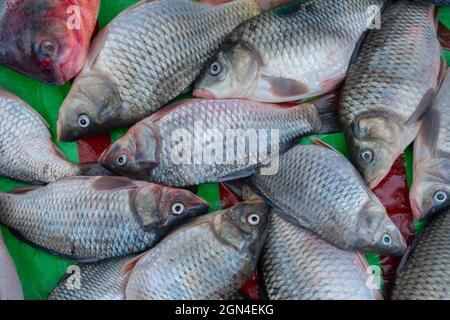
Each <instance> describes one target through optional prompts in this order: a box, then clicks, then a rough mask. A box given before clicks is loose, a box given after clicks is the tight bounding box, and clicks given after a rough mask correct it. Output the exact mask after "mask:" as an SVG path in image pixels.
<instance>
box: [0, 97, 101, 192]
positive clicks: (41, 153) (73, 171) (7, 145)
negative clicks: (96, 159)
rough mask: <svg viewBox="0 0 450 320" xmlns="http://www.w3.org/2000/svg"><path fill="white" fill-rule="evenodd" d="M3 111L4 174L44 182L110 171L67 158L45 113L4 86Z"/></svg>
mask: <svg viewBox="0 0 450 320" xmlns="http://www.w3.org/2000/svg"><path fill="white" fill-rule="evenodd" d="M0 111H1V112H0V153H1V155H2V156H1V157H0V176H2V177H8V178H11V179H14V180H19V181H24V182H28V183H33V184H44V183H49V182H52V181H55V180H57V179H60V178H63V177H68V176H76V175H92V174H96V175H102V174H105V175H108V173H107V172H106V170H103V171H104V172H101V170H95V171H93V172H88V170H87V169H92V170H94V169H95V167H100V166H98V165H77V164H73V163H71V162H69V161H67V160H66V158H65V156H64V155H63V154H62V153H61V151H59V150H58V148H57V147H56V146H55V144H54V143H53V141H52V136H51V134H50V132H49V130H48V124H47V123H46V121H45V120H44V119H43V118H42V116H40V115H39V114H38V113H37V112H36V111H35V110H34V109H33V108H31V107H30V106H29V105H28V104H27V103H26V102H24V101H23V100H21V99H20V98H19V97H17V96H15V95H13V94H12V93H10V92H7V91H5V90H3V89H0ZM100 168H101V167H100ZM97 169H98V168H97Z"/></svg>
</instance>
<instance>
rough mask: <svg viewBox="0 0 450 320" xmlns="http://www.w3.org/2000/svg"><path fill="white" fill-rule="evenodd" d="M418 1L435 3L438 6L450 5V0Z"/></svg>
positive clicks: (420, 0)
mask: <svg viewBox="0 0 450 320" xmlns="http://www.w3.org/2000/svg"><path fill="white" fill-rule="evenodd" d="M411 1H415V0H411ZM418 1H419V2H423V3H429V4H435V5H438V6H450V0H418Z"/></svg>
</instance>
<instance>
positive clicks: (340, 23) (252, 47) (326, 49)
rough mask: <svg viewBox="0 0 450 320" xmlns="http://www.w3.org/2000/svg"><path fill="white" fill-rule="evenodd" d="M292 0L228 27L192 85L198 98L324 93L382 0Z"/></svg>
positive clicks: (338, 80) (340, 74)
mask: <svg viewBox="0 0 450 320" xmlns="http://www.w3.org/2000/svg"><path fill="white" fill-rule="evenodd" d="M304 2H305V1H293V3H289V4H286V5H284V6H281V7H279V8H276V9H274V10H272V11H268V12H265V13H263V14H262V15H259V16H257V17H255V18H253V19H251V20H249V21H247V22H245V23H244V24H242V25H241V26H240V27H239V28H237V29H236V30H235V31H233V33H232V35H231V36H230V40H229V41H228V42H227V43H226V44H225V45H224V46H223V48H222V49H221V51H220V52H219V53H218V54H217V56H216V57H215V58H214V59H213V60H212V62H211V63H210V64H209V65H207V66H206V67H205V69H204V71H203V73H202V76H201V77H200V79H199V80H198V81H197V83H196V85H195V91H194V95H195V96H198V97H203V98H247V99H252V100H257V101H264V102H283V101H294V100H298V99H303V98H308V97H313V96H317V95H321V94H324V93H327V92H330V91H332V90H334V89H336V88H337V87H339V86H340V85H341V84H342V82H343V81H344V78H345V75H346V72H347V68H348V65H349V62H350V59H351V57H352V54H353V52H354V51H355V47H356V46H357V43H358V41H359V39H360V38H361V37H362V35H363V33H364V32H365V31H366V30H367V29H368V28H369V27H370V26H371V25H372V21H373V19H374V17H376V15H377V14H379V12H380V11H381V9H382V7H383V6H384V3H385V2H386V1H385V0H312V1H308V2H306V3H304Z"/></svg>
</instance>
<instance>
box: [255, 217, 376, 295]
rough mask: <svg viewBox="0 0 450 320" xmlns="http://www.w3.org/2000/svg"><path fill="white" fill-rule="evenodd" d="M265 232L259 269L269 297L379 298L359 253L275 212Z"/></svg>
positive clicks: (365, 263)
mask: <svg viewBox="0 0 450 320" xmlns="http://www.w3.org/2000/svg"><path fill="white" fill-rule="evenodd" d="M267 234H268V235H267V240H266V243H265V245H264V247H263V251H262V253H261V268H262V271H263V278H264V284H265V288H266V292H267V293H268V297H269V299H270V300H377V299H382V296H381V293H380V291H379V290H376V289H374V288H375V287H373V288H372V287H370V284H371V282H370V281H371V280H372V279H370V277H369V275H371V273H368V272H367V270H368V264H367V262H366V261H365V259H364V257H363V256H362V255H361V254H359V253H356V252H349V251H344V250H341V249H338V248H336V247H334V246H332V245H330V244H328V243H327V242H325V241H323V240H322V239H320V238H319V237H318V236H317V235H315V234H313V233H312V232H310V231H308V230H307V229H304V228H301V227H298V226H296V225H294V224H291V223H289V222H287V221H285V220H284V219H282V218H281V217H280V215H279V214H278V213H276V212H273V213H272V214H271V215H270V219H269V227H268V231H267ZM368 284H369V285H368Z"/></svg>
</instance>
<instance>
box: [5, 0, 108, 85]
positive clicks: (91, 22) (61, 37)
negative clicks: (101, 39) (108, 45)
mask: <svg viewBox="0 0 450 320" xmlns="http://www.w3.org/2000/svg"><path fill="white" fill-rule="evenodd" d="M99 7H100V0H1V1H0V64H1V65H3V66H6V67H8V68H11V69H13V70H16V71H19V72H21V73H24V74H26V75H28V76H30V77H33V78H35V79H38V80H40V81H42V82H44V83H48V84H52V85H59V84H64V83H65V82H66V81H67V80H69V79H72V78H73V77H75V76H76V75H77V74H78V72H79V71H80V70H81V68H82V67H83V65H84V63H85V61H86V57H87V53H88V49H89V44H90V39H91V36H92V33H93V32H94V29H95V25H96V22H97V14H98V11H99Z"/></svg>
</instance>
